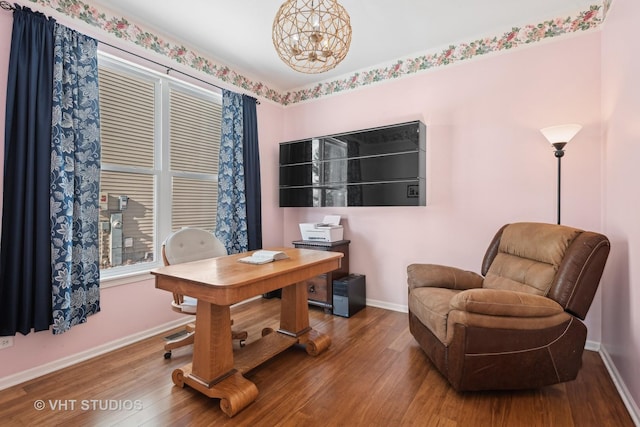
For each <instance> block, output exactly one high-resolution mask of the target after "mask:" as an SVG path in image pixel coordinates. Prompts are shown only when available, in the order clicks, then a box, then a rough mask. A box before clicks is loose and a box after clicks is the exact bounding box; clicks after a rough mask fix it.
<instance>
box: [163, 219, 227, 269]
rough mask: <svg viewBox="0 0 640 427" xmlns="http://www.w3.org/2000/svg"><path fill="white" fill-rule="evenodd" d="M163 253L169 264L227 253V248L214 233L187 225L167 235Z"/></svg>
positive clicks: (165, 260) (166, 262) (165, 261)
mask: <svg viewBox="0 0 640 427" xmlns="http://www.w3.org/2000/svg"><path fill="white" fill-rule="evenodd" d="M162 255H163V260H164V263H165V264H167V265H169V264H179V263H182V262H189V261H197V260H201V259H206V258H214V257H219V256H223V255H227V249H226V248H225V247H224V244H223V243H222V242H221V241H220V240H218V238H217V237H216V236H214V235H213V234H212V233H210V232H208V231H206V230H203V229H201V228H190V227H187V228H182V229H180V230H178V231H176V232H175V233H172V234H171V235H170V236H169V237H167V239H166V240H165V241H164V243H163V244H162Z"/></svg>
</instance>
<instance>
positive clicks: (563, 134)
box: [540, 124, 582, 224]
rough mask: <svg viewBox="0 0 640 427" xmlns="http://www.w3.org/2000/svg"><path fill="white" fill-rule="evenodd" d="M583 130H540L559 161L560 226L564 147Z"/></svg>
mask: <svg viewBox="0 0 640 427" xmlns="http://www.w3.org/2000/svg"><path fill="white" fill-rule="evenodd" d="M580 129H582V126H580V125H575V124H571V125H559V126H551V127H548V128H544V129H540V132H542V134H543V135H544V136H545V138H547V140H548V141H549V143H550V144H551V145H552V146H553V148H554V149H555V150H556V151H555V156H556V158H557V159H558V224H560V176H561V174H560V164H561V160H562V156H564V147H565V145H567V143H568V142H569V141H571V139H573V137H574V136H576V134H577V133H578V132H579V131H580Z"/></svg>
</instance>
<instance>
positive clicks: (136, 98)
mask: <svg viewBox="0 0 640 427" xmlns="http://www.w3.org/2000/svg"><path fill="white" fill-rule="evenodd" d="M99 73H100V109H101V111H100V115H101V133H102V134H101V136H102V172H101V188H100V242H101V244H100V259H101V271H102V276H103V277H110V276H114V275H117V274H121V273H129V272H135V271H142V270H146V269H148V268H150V267H151V266H152V265H151V264H150V263H153V265H154V266H155V265H157V264H159V263H160V261H161V256H160V245H161V243H162V240H163V239H164V238H165V237H166V236H167V235H168V234H169V233H170V232H171V231H174V230H178V229H180V228H182V227H186V226H197V227H200V228H205V229H208V230H211V231H213V230H214V229H215V220H216V205H217V175H218V153H219V148H220V122H221V109H222V106H221V102H222V99H221V96H220V94H217V93H214V92H211V91H207V90H204V89H202V88H199V87H195V86H192V85H188V84H186V83H183V82H180V81H177V80H175V79H173V78H171V77H168V76H164V75H162V74H159V73H155V72H153V71H150V70H146V69H143V68H141V67H138V66H135V65H131V64H129V63H125V62H124V61H120V60H118V59H116V58H113V57H111V56H108V55H104V54H101V55H100V57H99Z"/></svg>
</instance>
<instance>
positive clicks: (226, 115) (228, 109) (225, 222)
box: [215, 90, 248, 254]
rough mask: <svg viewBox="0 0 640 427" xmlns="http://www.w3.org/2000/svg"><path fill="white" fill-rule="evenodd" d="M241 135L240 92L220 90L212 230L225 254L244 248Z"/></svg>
mask: <svg viewBox="0 0 640 427" xmlns="http://www.w3.org/2000/svg"><path fill="white" fill-rule="evenodd" d="M243 135H244V131H243V124H242V96H241V95H239V94H237V93H234V92H231V91H228V90H223V91H222V124H221V138H220V162H219V165H218V209H217V212H216V233H215V234H216V236H217V237H218V239H220V241H221V242H222V243H224V245H225V247H226V248H227V253H229V254H236V253H240V252H245V251H247V250H248V237H247V207H246V199H245V181H244V149H243Z"/></svg>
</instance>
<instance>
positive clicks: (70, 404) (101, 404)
mask: <svg viewBox="0 0 640 427" xmlns="http://www.w3.org/2000/svg"><path fill="white" fill-rule="evenodd" d="M33 407H34V408H35V409H36V410H38V411H44V410H45V409H48V410H51V411H75V410H80V411H139V410H141V409H142V401H140V400H115V399H82V400H78V399H49V400H36V401H35V402H33Z"/></svg>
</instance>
